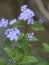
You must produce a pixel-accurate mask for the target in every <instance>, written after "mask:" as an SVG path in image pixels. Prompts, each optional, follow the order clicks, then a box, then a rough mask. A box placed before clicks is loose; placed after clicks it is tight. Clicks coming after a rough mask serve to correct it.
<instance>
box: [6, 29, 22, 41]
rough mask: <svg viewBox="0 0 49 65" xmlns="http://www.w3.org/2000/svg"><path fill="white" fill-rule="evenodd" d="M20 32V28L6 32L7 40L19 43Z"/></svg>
mask: <svg viewBox="0 0 49 65" xmlns="http://www.w3.org/2000/svg"><path fill="white" fill-rule="evenodd" d="M20 34H21V33H20V30H19V29H18V28H11V29H7V30H6V31H5V35H6V37H7V38H9V39H10V40H11V41H17V40H18V36H19V35H20Z"/></svg>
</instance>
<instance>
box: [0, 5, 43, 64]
mask: <svg viewBox="0 0 49 65" xmlns="http://www.w3.org/2000/svg"><path fill="white" fill-rule="evenodd" d="M20 10H21V13H20V14H19V16H18V17H17V19H13V20H11V21H8V20H7V19H4V18H2V19H1V21H0V27H7V28H6V30H5V36H6V40H5V44H4V48H3V50H4V51H5V53H6V54H7V55H8V58H0V64H1V65H30V64H31V63H38V62H39V61H40V59H38V58H37V57H34V56H32V55H31V54H30V52H31V44H30V42H31V41H32V42H33V41H39V39H38V38H36V36H35V34H34V32H28V31H29V29H28V28H30V29H31V30H32V31H42V30H44V26H43V25H42V24H40V23H39V22H38V21H34V18H33V17H34V16H35V13H34V12H33V11H32V10H30V9H29V8H28V7H27V5H23V6H21V9H20ZM8 25H9V27H8ZM12 43H16V44H15V47H14V48H10V46H11V44H12Z"/></svg>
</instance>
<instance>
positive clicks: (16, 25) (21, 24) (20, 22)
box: [12, 21, 24, 28]
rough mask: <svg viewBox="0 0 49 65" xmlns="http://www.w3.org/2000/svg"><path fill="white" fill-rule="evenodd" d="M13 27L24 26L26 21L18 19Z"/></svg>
mask: <svg viewBox="0 0 49 65" xmlns="http://www.w3.org/2000/svg"><path fill="white" fill-rule="evenodd" d="M12 27H18V28H24V22H23V21H18V22H16V23H14V24H13V25H12Z"/></svg>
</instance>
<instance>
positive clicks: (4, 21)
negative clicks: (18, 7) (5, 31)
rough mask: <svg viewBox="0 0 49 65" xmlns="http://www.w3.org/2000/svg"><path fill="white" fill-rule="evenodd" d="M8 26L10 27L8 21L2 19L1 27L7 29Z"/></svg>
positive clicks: (0, 21)
mask: <svg viewBox="0 0 49 65" xmlns="http://www.w3.org/2000/svg"><path fill="white" fill-rule="evenodd" d="M7 26H8V20H7V19H4V18H2V19H1V20H0V27H7Z"/></svg>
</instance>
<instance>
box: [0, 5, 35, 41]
mask: <svg viewBox="0 0 49 65" xmlns="http://www.w3.org/2000/svg"><path fill="white" fill-rule="evenodd" d="M34 16H35V14H34V12H33V11H32V10H30V9H29V8H27V5H23V6H21V13H20V15H19V16H18V20H25V21H27V24H33V23H34V20H33V17H34ZM16 22H18V21H17V19H13V20H10V21H9V20H8V19H5V18H2V19H1V20H0V27H1V28H7V27H8V25H13V24H14V23H16ZM20 34H21V32H20V30H19V29H18V28H9V29H6V31H5V35H6V37H7V38H9V39H10V40H11V41H18V36H19V35H20ZM27 36H28V38H29V39H30V40H32V38H33V36H34V33H31V34H27Z"/></svg>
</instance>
